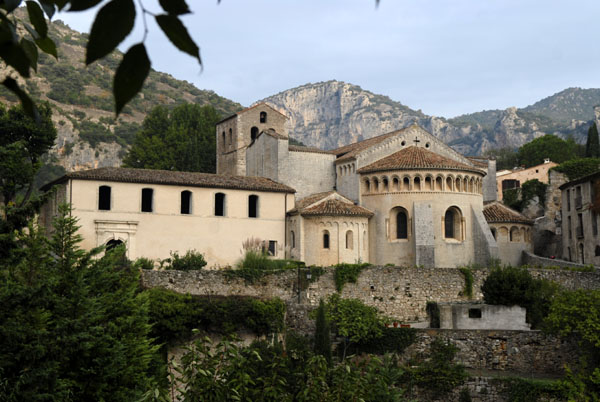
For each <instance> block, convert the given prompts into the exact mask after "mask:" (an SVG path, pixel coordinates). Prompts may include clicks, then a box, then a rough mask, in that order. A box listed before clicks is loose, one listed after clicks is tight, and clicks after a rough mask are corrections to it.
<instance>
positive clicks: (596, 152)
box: [585, 122, 600, 158]
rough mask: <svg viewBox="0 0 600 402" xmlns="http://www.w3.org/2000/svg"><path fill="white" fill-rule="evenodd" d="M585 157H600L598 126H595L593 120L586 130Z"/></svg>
mask: <svg viewBox="0 0 600 402" xmlns="http://www.w3.org/2000/svg"><path fill="white" fill-rule="evenodd" d="M585 157H586V158H598V157H600V139H599V138H598V127H596V122H593V123H592V125H591V126H590V128H589V130H588V135H587V142H586V143H585Z"/></svg>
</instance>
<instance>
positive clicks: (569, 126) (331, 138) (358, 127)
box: [264, 81, 600, 155]
mask: <svg viewBox="0 0 600 402" xmlns="http://www.w3.org/2000/svg"><path fill="white" fill-rule="evenodd" d="M264 101H266V102H268V103H270V104H271V105H273V106H274V107H276V108H277V109H279V110H281V111H282V112H284V113H285V114H287V115H288V116H289V118H290V120H289V125H288V130H289V134H290V136H291V137H293V138H295V139H297V140H299V141H302V142H303V143H305V144H307V145H311V146H317V147H320V148H324V149H332V148H336V147H339V146H342V145H345V144H349V143H351V142H354V141H358V140H362V139H365V138H370V137H374V136H377V135H380V134H384V133H387V132H389V131H393V130H396V129H400V128H403V127H406V126H408V125H410V124H412V123H417V124H419V125H421V126H423V127H424V128H425V129H427V130H428V131H430V132H432V133H433V134H434V135H435V136H437V137H438V138H440V139H441V140H442V141H444V142H446V143H447V144H450V145H451V146H452V147H453V148H455V149H456V150H457V151H459V152H461V153H463V154H467V155H479V154H481V153H483V152H485V151H486V150H488V149H491V148H499V147H506V146H509V147H513V148H516V147H519V146H521V145H523V144H524V143H526V142H528V141H531V140H532V139H534V138H536V137H539V136H542V135H544V134H547V133H551V134H556V135H560V136H563V137H565V136H568V135H574V136H575V138H576V140H579V141H581V140H582V139H583V138H584V133H585V131H586V130H587V127H588V125H589V121H590V120H592V119H593V118H594V110H593V106H592V105H593V104H594V102H596V103H600V90H596V89H592V90H582V89H579V88H571V89H567V90H565V91H563V92H561V93H559V94H556V95H554V96H552V97H549V98H546V99H544V100H542V101H540V102H538V103H536V104H535V105H532V106H529V107H527V108H524V109H517V108H515V107H511V108H508V109H506V110H491V111H484V112H478V113H473V114H470V115H464V116H459V117H457V118H454V119H445V118H443V117H436V116H427V115H425V114H423V113H422V112H421V111H415V110H413V109H410V108H409V107H407V106H405V105H403V104H402V103H400V102H396V101H393V100H391V99H390V98H388V97H386V96H382V95H377V94H373V93H371V92H369V91H365V90H363V89H361V88H360V87H358V86H356V85H352V84H348V83H345V82H339V81H327V82H320V83H316V84H307V85H303V86H300V87H297V88H293V89H289V90H287V91H283V92H281V93H278V94H276V95H273V96H270V97H268V98H266V99H264ZM569 116H573V118H571V119H569Z"/></svg>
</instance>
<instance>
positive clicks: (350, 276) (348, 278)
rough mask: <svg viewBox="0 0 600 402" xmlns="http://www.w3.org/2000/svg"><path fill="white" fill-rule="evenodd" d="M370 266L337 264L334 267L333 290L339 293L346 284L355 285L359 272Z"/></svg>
mask: <svg viewBox="0 0 600 402" xmlns="http://www.w3.org/2000/svg"><path fill="white" fill-rule="evenodd" d="M370 265H371V264H368V263H362V264H346V263H342V264H338V265H335V266H334V267H335V275H334V278H335V288H336V290H337V291H338V292H341V291H342V289H344V285H345V284H346V283H356V281H357V280H358V276H359V275H360V272H361V271H362V270H363V269H365V268H366V267H369V266H370Z"/></svg>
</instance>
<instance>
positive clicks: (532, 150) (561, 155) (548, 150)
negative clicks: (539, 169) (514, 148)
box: [517, 134, 578, 167]
mask: <svg viewBox="0 0 600 402" xmlns="http://www.w3.org/2000/svg"><path fill="white" fill-rule="evenodd" d="M577 152H578V146H577V144H576V143H575V141H574V140H573V139H568V140H566V141H565V140H563V139H562V138H559V137H557V136H555V135H551V134H546V135H544V136H543V137H539V138H536V139H535V140H533V141H531V142H528V143H527V144H525V145H523V146H522V147H521V148H519V151H518V153H517V157H518V160H519V164H521V165H523V166H525V167H531V166H535V165H539V164H541V163H543V162H544V159H545V158H550V160H551V161H553V162H556V163H562V162H565V161H568V160H571V159H574V158H576V157H577Z"/></svg>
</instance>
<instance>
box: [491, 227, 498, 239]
mask: <svg viewBox="0 0 600 402" xmlns="http://www.w3.org/2000/svg"><path fill="white" fill-rule="evenodd" d="M492 236H494V240H497V238H496V229H494V228H492Z"/></svg>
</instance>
